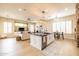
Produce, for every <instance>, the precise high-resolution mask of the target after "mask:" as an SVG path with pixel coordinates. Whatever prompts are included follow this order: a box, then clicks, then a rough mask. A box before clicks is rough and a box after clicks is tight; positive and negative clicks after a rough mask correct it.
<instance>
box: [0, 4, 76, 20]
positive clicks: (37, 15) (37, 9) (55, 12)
mask: <svg viewBox="0 0 79 59" xmlns="http://www.w3.org/2000/svg"><path fill="white" fill-rule="evenodd" d="M75 5H76V4H74V3H44V4H41V3H37V4H34V3H16V4H12V3H9V4H3V3H2V4H1V3H0V16H2V17H8V18H14V19H19V20H27V18H31V19H44V18H45V19H53V18H55V17H63V16H68V15H72V14H75ZM19 8H21V9H25V11H24V10H22V11H18V9H19ZM65 8H67V9H68V10H65ZM42 11H45V14H42Z"/></svg>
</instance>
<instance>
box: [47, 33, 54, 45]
mask: <svg viewBox="0 0 79 59" xmlns="http://www.w3.org/2000/svg"><path fill="white" fill-rule="evenodd" d="M53 41H54V35H53V34H50V35H48V36H47V44H50V43H51V42H53Z"/></svg>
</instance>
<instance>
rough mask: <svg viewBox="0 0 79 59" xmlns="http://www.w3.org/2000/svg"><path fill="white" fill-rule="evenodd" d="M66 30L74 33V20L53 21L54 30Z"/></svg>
mask: <svg viewBox="0 0 79 59" xmlns="http://www.w3.org/2000/svg"><path fill="white" fill-rule="evenodd" d="M56 31H59V32H64V33H68V34H71V33H72V22H71V21H62V22H54V23H53V32H56Z"/></svg>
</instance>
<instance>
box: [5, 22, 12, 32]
mask: <svg viewBox="0 0 79 59" xmlns="http://www.w3.org/2000/svg"><path fill="white" fill-rule="evenodd" d="M11 32H12V23H11V22H4V33H11Z"/></svg>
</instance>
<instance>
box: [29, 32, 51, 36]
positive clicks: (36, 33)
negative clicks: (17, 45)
mask: <svg viewBox="0 0 79 59" xmlns="http://www.w3.org/2000/svg"><path fill="white" fill-rule="evenodd" d="M30 34H33V35H37V36H47V35H50V34H52V33H46V32H44V33H42V32H41V33H40V32H31V33H30Z"/></svg>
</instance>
